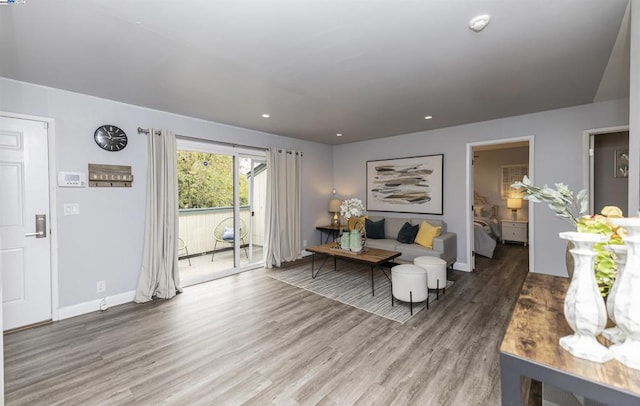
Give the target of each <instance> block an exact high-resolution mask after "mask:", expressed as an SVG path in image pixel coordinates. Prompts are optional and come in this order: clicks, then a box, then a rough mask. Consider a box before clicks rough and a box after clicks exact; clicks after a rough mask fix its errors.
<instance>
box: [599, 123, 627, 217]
mask: <svg viewBox="0 0 640 406" xmlns="http://www.w3.org/2000/svg"><path fill="white" fill-rule="evenodd" d="M594 137H595V145H594V153H593V158H594V161H593V163H594V170H593V205H594V212H595V213H600V211H601V210H602V208H603V207H604V206H618V207H619V208H620V209H621V210H622V212H623V213H624V214H625V215H629V210H628V209H629V205H628V202H629V178H616V177H615V176H614V172H615V169H614V167H615V154H616V151H619V150H623V149H627V150H628V149H629V132H628V131H624V132H619V133H612V134H596V135H594Z"/></svg>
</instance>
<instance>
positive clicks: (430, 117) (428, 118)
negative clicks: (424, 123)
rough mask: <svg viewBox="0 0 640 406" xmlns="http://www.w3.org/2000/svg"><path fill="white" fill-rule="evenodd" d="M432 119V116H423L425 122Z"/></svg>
mask: <svg viewBox="0 0 640 406" xmlns="http://www.w3.org/2000/svg"><path fill="white" fill-rule="evenodd" d="M432 118H433V116H424V119H425V120H431V119H432Z"/></svg>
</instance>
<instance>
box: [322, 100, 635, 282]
mask: <svg viewBox="0 0 640 406" xmlns="http://www.w3.org/2000/svg"><path fill="white" fill-rule="evenodd" d="M628 103H629V101H628V100H616V101H609V102H602V103H597V104H589V105H583V106H576V107H570V108H565V109H559V110H552V111H546V112H541V113H535V114H527V115H522V116H517V117H509V118H505V119H499V120H491V121H484V122H480V123H473V124H468V125H462V126H457V127H449V128H443V129H438V130H433V131H425V132H420V133H414V134H406V135H398V136H395V137H388V138H383V139H377V140H373V141H368V142H360V143H352V144H346V145H341V146H339V147H336V148H335V149H334V158H333V162H334V177H335V187H336V190H337V191H338V193H339V194H340V195H341V197H359V198H361V199H363V200H364V198H365V183H366V173H365V166H366V164H365V163H366V161H367V160H371V159H385V158H400V157H408V156H418V155H429V154H440V153H442V154H444V215H443V216H424V217H434V218H442V219H443V220H445V221H446V222H447V224H448V226H447V228H448V230H449V231H453V232H456V233H457V234H458V262H459V263H460V265H461V266H466V265H467V264H468V258H467V246H466V244H467V243H466V241H467V238H466V224H465V222H466V213H467V208H466V207H465V205H466V203H465V201H466V186H465V179H466V162H465V160H466V145H467V143H471V142H480V141H488V140H494V139H505V138H513V137H522V136H529V135H534V137H535V142H534V148H535V150H534V154H535V165H534V168H535V169H534V170H535V173H534V174H533V176H534V181H535V183H536V184H544V183H547V184H550V185H552V184H554V183H556V182H560V181H562V182H564V183H566V184H568V185H569V187H570V188H571V189H573V190H579V189H582V188H583V187H585V186H584V185H583V184H582V165H583V159H585V157H583V156H582V140H583V134H582V132H583V131H584V130H585V129H589V128H603V127H612V126H618V125H626V124H627V123H628V122H629V110H628V109H629V104H628ZM435 119H437V117H436V118H435ZM533 210H534V211H535V222H536V224H535V236H534V241H533V249H534V260H535V267H536V269H535V270H534V271H536V272H542V273H548V274H556V275H566V271H565V270H564V265H563V264H564V258H565V246H566V244H564V243H562V242H561V241H560V239H559V238H558V232H560V231H564V230H569V229H570V228H571V227H570V225H569V224H568V223H565V222H563V221H561V220H559V219H557V218H555V217H554V215H553V214H552V213H551V211H550V210H549V209H548V208H547V207H546V206H544V205H540V204H535V205H533ZM380 214H383V213H380ZM385 215H387V216H392V215H394V214H393V213H391V214H390V213H386V214H385ZM397 216H402V214H397Z"/></svg>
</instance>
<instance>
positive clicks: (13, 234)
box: [0, 117, 51, 330]
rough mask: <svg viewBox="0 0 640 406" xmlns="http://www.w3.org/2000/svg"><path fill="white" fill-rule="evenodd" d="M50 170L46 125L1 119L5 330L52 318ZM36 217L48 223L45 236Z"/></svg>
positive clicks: (0, 224) (0, 235) (0, 214)
mask: <svg viewBox="0 0 640 406" xmlns="http://www.w3.org/2000/svg"><path fill="white" fill-rule="evenodd" d="M48 168H49V159H48V146H47V125H46V123H44V122H41V121H32V120H23V119H16V118H8V117H0V208H1V209H0V241H2V246H0V261H2V264H1V265H2V266H1V268H0V269H2V290H3V291H2V311H3V329H4V330H9V329H13V328H16V327H21V326H26V325H29V324H34V323H38V322H41V321H45V320H51V246H50V238H49V221H50V215H49V214H50V213H49V169H48ZM36 216H38V217H39V218H40V219H41V220H40V224H41V225H43V224H42V219H43V218H44V222H45V223H46V226H44V227H40V229H41V230H42V231H44V233H43V234H41V235H37V234H38V233H37V230H36V227H37V226H36ZM40 229H38V231H40ZM45 234H46V235H45Z"/></svg>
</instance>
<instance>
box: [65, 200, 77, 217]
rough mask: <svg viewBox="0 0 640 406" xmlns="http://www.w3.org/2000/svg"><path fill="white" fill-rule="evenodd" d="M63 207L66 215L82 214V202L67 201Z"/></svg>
mask: <svg viewBox="0 0 640 406" xmlns="http://www.w3.org/2000/svg"><path fill="white" fill-rule="evenodd" d="M63 208H64V215H65V216H75V215H77V214H80V203H65V204H64V205H63Z"/></svg>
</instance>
